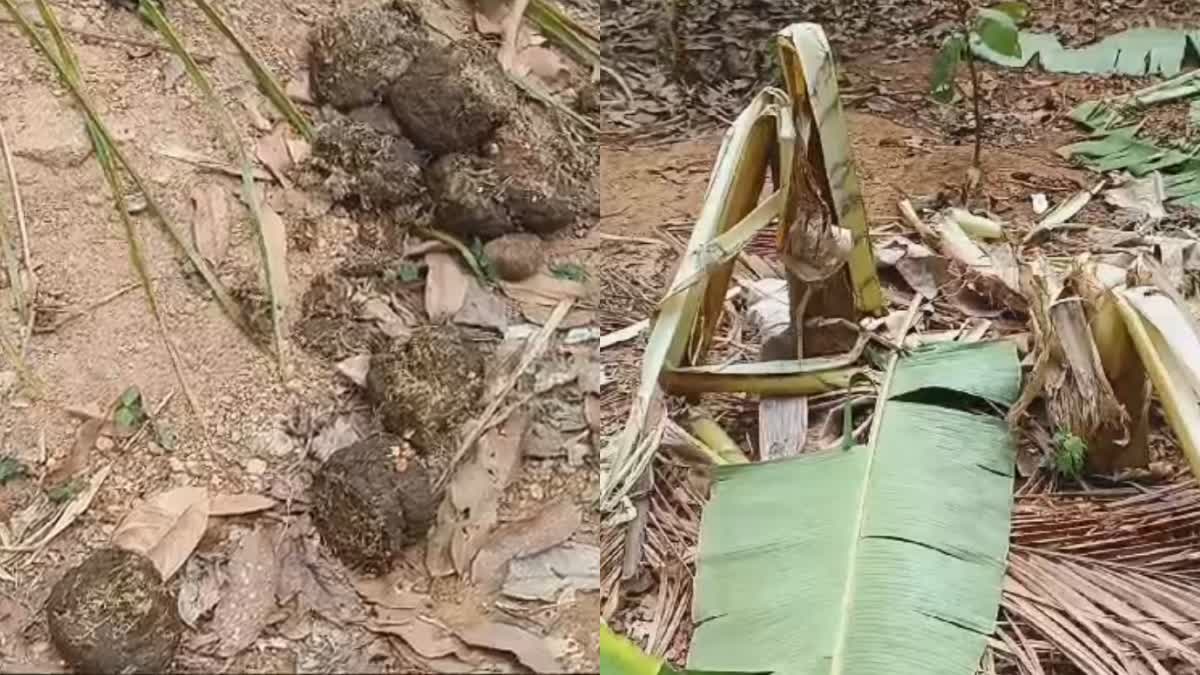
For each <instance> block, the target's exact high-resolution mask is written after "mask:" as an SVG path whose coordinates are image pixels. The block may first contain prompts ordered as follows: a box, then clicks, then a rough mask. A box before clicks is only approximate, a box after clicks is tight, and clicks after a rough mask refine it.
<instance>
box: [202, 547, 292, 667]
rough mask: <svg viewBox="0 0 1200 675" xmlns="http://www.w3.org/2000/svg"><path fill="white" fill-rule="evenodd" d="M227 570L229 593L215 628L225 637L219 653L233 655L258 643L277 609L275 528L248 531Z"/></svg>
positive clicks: (277, 568) (224, 598)
mask: <svg viewBox="0 0 1200 675" xmlns="http://www.w3.org/2000/svg"><path fill="white" fill-rule="evenodd" d="M226 574H227V576H228V582H227V584H226V586H225V595H224V597H222V598H221V602H220V603H218V604H217V609H216V612H215V613H214V614H213V621H212V630H213V633H214V634H215V635H216V636H217V637H218V638H219V639H220V641H221V646H220V649H219V654H220V655H221V656H225V657H229V656H233V655H234V654H237V653H239V652H241V651H242V650H243V649H246V648H247V647H249V646H250V645H252V644H254V641H255V640H257V639H258V635H259V633H261V632H262V630H263V628H266V626H267V621H268V619H269V618H270V616H271V614H272V612H274V611H275V584H276V581H277V580H278V577H279V566H278V563H277V561H276V559H275V545H274V537H273V536H272V529H271V528H258V529H255V530H254V531H252V532H248V533H246V535H245V536H244V537H242V540H241V542H239V544H238V548H237V551H235V552H234V554H233V557H232V558H230V560H229V566H228V568H227V570H226Z"/></svg>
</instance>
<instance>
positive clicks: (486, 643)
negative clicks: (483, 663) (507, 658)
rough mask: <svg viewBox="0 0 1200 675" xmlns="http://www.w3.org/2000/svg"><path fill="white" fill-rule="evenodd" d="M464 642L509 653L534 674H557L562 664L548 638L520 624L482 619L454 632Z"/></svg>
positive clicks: (457, 628)
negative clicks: (535, 633) (519, 625)
mask: <svg viewBox="0 0 1200 675" xmlns="http://www.w3.org/2000/svg"><path fill="white" fill-rule="evenodd" d="M454 632H455V633H456V634H457V635H458V637H459V638H461V639H462V641H463V642H466V643H467V644H469V645H474V646H476V647H486V648H488V649H496V650H499V651H504V652H510V653H511V654H513V655H515V656H516V657H517V660H518V661H520V662H521V663H522V664H523V665H524V666H525V667H526V668H529V669H530V670H532V671H533V672H535V673H556V672H559V671H561V670H562V665H561V664H560V663H559V662H558V659H557V658H555V656H554V652H552V651H551V650H550V647H549V645H548V644H547V643H546V639H545V638H543V637H541V636H538V635H534V634H533V633H530V632H529V631H527V630H525V629H523V628H518V627H517V626H514V625H511V624H507V623H499V622H495V621H482V622H480V623H475V624H471V625H469V626H461V627H456V628H455V631H454Z"/></svg>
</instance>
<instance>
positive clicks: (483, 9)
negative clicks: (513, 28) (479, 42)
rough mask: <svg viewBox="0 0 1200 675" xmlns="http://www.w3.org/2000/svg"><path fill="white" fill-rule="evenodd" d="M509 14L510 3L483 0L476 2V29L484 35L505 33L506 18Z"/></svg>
mask: <svg viewBox="0 0 1200 675" xmlns="http://www.w3.org/2000/svg"><path fill="white" fill-rule="evenodd" d="M506 16H508V3H506V2H499V1H497V0H483V1H479V2H476V3H475V29H476V30H478V31H479V32H480V33H481V34H483V35H501V34H503V33H504V18H505V17H506Z"/></svg>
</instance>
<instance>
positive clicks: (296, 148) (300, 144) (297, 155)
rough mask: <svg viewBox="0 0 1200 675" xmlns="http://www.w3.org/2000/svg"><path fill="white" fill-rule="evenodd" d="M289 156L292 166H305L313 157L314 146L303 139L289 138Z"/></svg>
mask: <svg viewBox="0 0 1200 675" xmlns="http://www.w3.org/2000/svg"><path fill="white" fill-rule="evenodd" d="M286 143H287V151H288V156H289V157H291V158H292V164H297V165H299V164H303V163H305V162H306V161H308V158H309V157H311V156H312V144H311V143H309V142H308V141H306V140H304V139H303V138H289V139H287V141H286Z"/></svg>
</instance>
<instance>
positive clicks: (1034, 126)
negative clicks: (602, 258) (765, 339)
mask: <svg viewBox="0 0 1200 675" xmlns="http://www.w3.org/2000/svg"><path fill="white" fill-rule="evenodd" d="M952 5H953V3H947V2H928V3H904V2H886V1H880V2H872V1H862V2H841V3H814V2H807V1H806V0H795V1H794V2H788V3H772V4H771V5H770V7H764V6H761V5H759V4H756V3H753V2H739V1H738V0H726V1H723V2H717V3H699V4H697V5H694V6H693V5H686V7H688V9H686V10H680V13H681V16H677V17H675V19H674V21H675V24H674V25H675V27H676V30H675V31H673V30H671V26H672V17H671V16H669V15H664V13H663V12H656V11H655V10H653V9H650V8H648V7H645V6H641V5H623V6H621V7H619V8H614V14H612V15H610V16H609V17H606V18H607V20H608V21H609V22H610V23H609V25H610V27H611V29H612V33H613V34H615V35H618V36H619V37H617V38H615V42H616V43H617V44H616V46H615V47H614V48H613V49H612V50H611V53H612V54H613V55H614V59H615V61H614V63H615V65H616V66H617V67H621V66H624V67H625V71H624V72H626V73H632V75H630V76H629V78H628V79H627V82H628V85H629V87H630V89H631V90H632V91H631V93H632V97H629V96H628V95H627V94H622V93H621V92H619V91H618V90H617V88H616V87H613V88H612V89H611V90H609V91H608V92H607V93H608V94H609V96H610V99H609V103H610V108H609V110H608V118H609V120H610V122H611V124H610V127H609V129H608V132H609V135H608V136H606V138H605V142H604V143H603V145H602V150H601V162H602V165H603V167H604V170H603V188H602V194H603V206H602V214H601V215H602V218H601V223H600V236H601V237H603V238H604V241H605V248H606V250H607V251H609V252H610V253H609V254H610V255H611V256H614V257H615V256H620V258H621V260H622V262H623V264H622V267H621V268H620V269H612V270H610V271H609V273H607V274H605V275H604V276H602V283H603V288H604V291H603V292H604V296H603V298H602V300H601V310H602V315H601V323H602V325H603V326H604V328H605V330H607V331H614V330H619V329H621V328H625V327H627V326H629V325H630V324H632V323H634V322H635V321H638V320H640V319H642V318H645V317H647V316H649V315H651V313H652V312H653V309H654V307H655V305H656V303H657V302H658V300H659V299H660V298H661V297H662V295H663V292H664V291H665V290H666V287H667V285H668V284H669V283H670V280H671V279H672V278H673V275H674V274H675V269H676V267H677V265H678V261H679V259H680V254H681V253H682V252H683V250H684V248H683V247H684V245H685V243H686V241H687V237H688V235H689V233H690V231H691V225H692V223H693V222H694V220H695V218H696V217H697V216H698V214H699V209H700V207H701V204H702V200H703V197H704V190H705V185H706V182H707V180H708V174H709V171H710V169H711V167H712V163H713V162H714V161H715V159H716V153H717V150H718V149H719V147H720V144H721V141H722V135H723V133H724V131H725V127H726V125H727V123H728V121H729V120H731V119H732V117H733V116H734V115H736V114H737V113H738V112H739V111H740V110H741V108H742V106H743V105H744V104H745V103H746V102H747V101H748V100H749V98H750V96H752V95H753V94H754V93H755V92H756V91H757V90H758V89H759V88H761V87H762V86H764V85H765V84H769V83H770V82H771V75H770V73H769V72H767V71H766V70H765V69H764V67H763V63H764V58H765V57H763V56H762V55H760V54H758V53H756V52H755V49H756V48H755V47H754V45H758V44H762V43H763V41H764V39H765V38H766V37H767V36H769V35H770V34H772V33H773V32H774V31H776V30H778V29H780V28H782V27H784V25H786V24H787V23H788V22H789V21H799V20H805V21H816V22H818V23H821V24H822V26H823V28H824V29H825V31H826V33H827V34H828V35H829V37H830V40H831V43H832V44H833V46H834V51H835V54H836V58H837V60H838V65H839V68H840V73H839V84H840V87H841V93H842V100H843V105H844V106H845V108H846V114H847V121H848V125H849V134H850V141H851V145H852V157H853V159H854V160H855V162H856V163H857V165H856V169H857V172H858V175H859V177H860V179H861V184H862V189H863V192H864V195H865V199H866V204H867V210H868V217H869V224H870V227H871V231H872V236H873V237H875V238H876V239H877V240H879V239H882V238H884V237H891V236H894V235H895V234H896V233H897V232H898V231H900V229H902V227H903V225H902V222H901V218H900V214H899V212H898V211H897V202H898V201H899V200H900V199H902V198H911V199H914V200H924V199H930V200H933V201H934V202H936V203H941V204H944V203H954V202H957V201H958V199H959V197H958V195H959V194H960V191H961V188H962V185H963V181H964V175H965V172H966V171H967V169H968V167H969V166H970V162H971V154H972V140H973V136H972V133H973V132H972V129H973V124H972V120H971V116H970V106H969V102H968V101H966V100H963V101H959V102H958V103H956V104H954V105H939V104H936V103H935V102H934V101H933V100H932V99H931V98H930V97H929V96H928V91H929V76H930V72H931V68H932V64H933V59H934V56H935V53H936V49H937V47H938V46H939V45H940V43H941V40H942V38H943V37H944V36H945V35H946V33H947V31H948V30H949V28H950V26H951V25H952V23H950V22H951V21H952V20H953V17H954V13H953V11H952ZM677 6H684V5H677ZM1032 6H1033V7H1034V15H1033V18H1034V24H1033V27H1034V28H1035V29H1039V30H1054V31H1057V32H1059V34H1060V35H1063V37H1064V41H1065V42H1067V43H1071V44H1082V43H1086V42H1088V41H1089V40H1092V39H1094V38H1096V37H1097V36H1100V35H1106V34H1109V33H1112V32H1116V31H1118V30H1121V29H1123V28H1128V27H1135V26H1145V25H1158V26H1182V25H1190V26H1194V25H1196V24H1197V23H1198V22H1200V12H1197V10H1196V9H1194V7H1193V6H1191V5H1186V4H1184V3H1171V2H1110V3H1085V2H1070V1H1066V2H1050V3H1032ZM672 46H673V47H675V48H676V49H677V51H676V53H675V54H672V53H671V50H670V48H671V47H672ZM689 50H690V51H689ZM681 54H682V55H683V56H680V55H681ZM689 56H690V57H692V58H693V59H694V61H692V62H690V63H689V62H688V57H689ZM705 59H709V60H705ZM980 67H981V90H982V91H983V93H984V94H985V101H986V103H985V108H984V112H985V115H986V127H985V133H984V137H983V138H984V149H983V155H982V165H983V166H982V168H983V174H984V180H983V183H982V196H981V198H979V199H977V200H976V204H975V206H976V207H977V208H987V209H988V210H990V211H991V212H993V213H995V214H997V215H999V216H1000V217H1001V218H1002V219H1004V220H1005V221H1006V222H1014V223H1017V224H1021V225H1022V226H1024V225H1027V224H1029V223H1033V222H1035V221H1036V219H1037V216H1036V215H1035V213H1034V211H1033V207H1032V204H1031V200H1030V197H1031V195H1033V194H1035V193H1044V194H1045V195H1046V196H1047V197H1048V198H1049V200H1050V203H1052V204H1056V203H1059V202H1061V201H1062V200H1064V199H1066V198H1067V197H1069V196H1070V195H1072V194H1073V193H1075V192H1076V191H1078V190H1080V189H1083V188H1090V187H1091V186H1092V185H1094V184H1095V183H1096V181H1097V179H1098V176H1097V175H1096V174H1094V173H1090V172H1087V171H1084V170H1082V169H1080V168H1078V167H1076V166H1073V165H1071V164H1070V163H1069V162H1067V161H1066V160H1064V159H1063V158H1062V157H1060V156H1059V155H1058V154H1056V153H1055V150H1056V149H1057V148H1059V147H1060V146H1062V145H1064V144H1066V143H1068V142H1071V141H1074V140H1078V139H1080V138H1082V137H1083V132H1082V131H1081V130H1080V129H1079V128H1078V127H1077V126H1076V125H1074V123H1072V122H1071V121H1070V120H1069V119H1067V117H1066V115H1067V113H1068V112H1069V111H1070V110H1071V108H1072V107H1073V106H1075V105H1076V104H1078V103H1080V102H1082V101H1085V100H1092V99H1096V98H1100V97H1102V96H1106V95H1112V94H1119V93H1124V92H1128V91H1132V90H1135V89H1137V88H1139V87H1142V86H1145V84H1146V81H1145V80H1144V79H1140V78H1106V77H1089V76H1064V75H1059V74H1054V73H1047V72H1041V71H1040V70H1039V69H1036V68H1034V69H1029V70H1026V71H1018V70H1005V69H1001V68H997V67H994V66H991V65H989V64H983V65H981V66H980ZM1099 202H1100V200H1096V201H1094V202H1093V203H1092V204H1090V205H1089V206H1088V207H1087V208H1086V209H1085V210H1084V211H1083V212H1082V213H1081V214H1080V215H1079V216H1078V217H1077V218H1078V220H1079V221H1080V222H1082V223H1084V224H1090V225H1096V226H1106V227H1107V226H1111V223H1112V218H1113V210H1112V209H1110V208H1109V207H1106V206H1105V205H1103V204H1102V203H1099ZM1181 217H1184V218H1189V217H1190V218H1193V220H1192V221H1191V222H1193V223H1194V222H1195V221H1194V215H1192V216H1188V215H1186V214H1185V215H1184V216H1181ZM753 246H754V245H753V244H752V245H751V247H752V248H753ZM768 250H769V249H768ZM630 270H632V273H630ZM893 306H895V305H894V302H893ZM728 316H729V314H728V313H727V314H726V317H725V318H724V319H723V321H724V322H725V323H724V325H722V326H721V327H719V328H718V330H717V335H718V336H719V337H718V338H717V340H716V342H717V345H716V347H715V350H714V351H715V353H714V354H712V355H710V356H709V358H708V359H707V361H708V362H709V363H720V362H725V361H726V360H727V359H740V360H755V359H757V357H758V345H757V344H756V339H755V338H754V336H753V335H752V334H749V335H748V334H747V333H745V326H743V325H741V323H740V321H739V322H737V323H734V322H731V320H730V319H729V318H728ZM739 319H740V317H739ZM646 336H647V333H646V332H643V333H641V334H640V335H639V336H638V337H636V338H635V339H632V340H628V341H624V342H621V343H619V344H617V345H615V346H613V347H606V348H604V349H603V350H602V360H603V361H604V363H605V364H606V366H607V368H608V369H609V377H610V379H611V382H612V385H611V388H610V389H608V390H607V391H606V392H605V393H604V402H605V410H604V412H605V418H604V419H605V432H606V433H607V434H616V433H617V432H619V431H620V430H621V428H622V426H623V424H624V421H625V415H626V414H627V413H628V404H627V402H628V400H629V397H630V395H631V393H632V392H633V391H634V390H635V389H636V387H637V385H638V380H639V377H640V372H639V370H638V368H639V366H640V361H641V355H642V350H643V349H644V347H645V344H646ZM692 403H693V405H695V402H692ZM701 405H702V406H703V407H704V408H705V409H706V412H708V413H710V414H712V415H714V416H715V417H716V418H717V419H718V420H721V421H722V423H723V424H724V425H725V426H726V428H727V430H729V431H730V433H731V435H732V436H733V437H734V438H735V439H736V440H738V441H739V442H744V445H743V447H746V448H753V447H754V446H756V444H757V434H756V428H755V426H754V425H745V424H743V422H744V421H745V420H746V419H750V420H753V419H754V417H753V414H752V411H754V410H755V409H756V407H755V406H756V401H755V400H753V399H752V397H741V396H737V395H730V396H718V395H709V396H705V397H704V401H703V403H702V404H701ZM1167 435H1169V434H1167ZM1155 443H1156V444H1158V445H1159V446H1160V448H1159V450H1164V449H1165V450H1166V454H1167V455H1168V456H1169V457H1171V465H1170V467H1167V468H1165V469H1164V471H1163V474H1164V475H1175V476H1177V477H1178V476H1185V477H1186V475H1187V474H1186V469H1185V464H1184V463H1183V461H1182V458H1181V456H1180V455H1179V453H1178V446H1177V444H1176V443H1175V441H1174V440H1173V439H1170V438H1165V437H1163V436H1159V437H1158V438H1157V439H1156V440H1155ZM1172 448H1174V449H1173V450H1172ZM1156 452H1158V451H1156ZM1160 456H1161V455H1160ZM703 474H704V472H703V471H700V470H693V469H685V468H681V467H680V466H679V465H678V464H677V462H675V461H674V460H671V459H662V460H661V461H658V462H656V464H655V475H656V487H655V489H654V490H653V491H652V492H651V496H649V497H647V498H646V499H647V500H648V502H649V504H650V506H649V509H650V516H649V518H650V522H651V524H650V526H649V528H648V533H647V534H646V536H647V537H649V539H648V540H647V541H646V542H644V546H641V547H640V550H641V551H642V553H641V555H643V556H644V558H643V566H642V567H641V568H640V570H639V574H638V576H636V577H635V578H634V579H622V581H621V582H620V586H619V587H620V588H621V589H622V591H621V597H619V598H616V597H606V598H605V605H604V607H605V614H604V616H605V618H606V620H608V621H609V622H610V623H611V624H612V625H614V626H615V627H616V628H617V629H618V630H620V631H622V632H624V633H625V634H627V635H630V636H632V637H633V638H634V639H635V640H636V641H638V642H639V643H640V644H642V645H644V646H646V647H647V648H648V649H653V650H654V651H655V653H657V654H660V655H663V656H665V657H666V658H667V659H668V660H670V661H672V662H674V663H684V662H685V661H686V656H687V649H688V642H689V639H690V634H691V626H690V620H691V619H690V609H689V606H690V597H691V596H690V593H691V591H690V587H691V584H690V577H691V575H692V573H693V571H692V568H691V567H690V565H691V563H692V562H693V561H694V556H695V551H696V541H697V537H698V534H697V531H696V529H695V528H696V527H697V525H698V516H697V515H696V513H698V510H699V508H700V507H701V505H702V504H703V501H704V499H705V497H704V496H703V495H704V494H705V491H706V488H705V487H704V486H705V485H707V478H705V477H704V475H703ZM1181 480H1186V478H1183V479H1181ZM1150 482H1151V483H1153V482H1154V481H1153V480H1152V481H1150ZM689 486H691V487H689ZM695 486H701V487H699V488H698V489H696V490H695V491H694V492H693V491H692V487H695ZM1137 489H1140V488H1135V489H1134V490H1133V491H1131V492H1130V494H1137V491H1136V490H1137ZM1068 491H1070V489H1069V488H1068ZM685 494H690V495H691V497H687V496H683V495H685ZM664 495H666V497H663V496H664ZM660 499H662V500H663V501H660ZM1079 508H1081V509H1087V508H1089V507H1087V506H1083V505H1081V506H1079ZM656 518H658V519H660V520H658V521H655V519H656ZM625 541H626V540H625V539H624V536H623V533H622V535H621V536H617V537H615V538H614V541H613V542H611V543H613V544H614V545H613V546H611V547H610V546H606V547H605V549H604V551H605V554H604V555H605V557H604V562H603V566H604V567H603V569H604V572H603V574H604V578H605V579H606V584H607V583H608V580H610V579H615V578H616V577H617V576H618V575H617V572H616V571H615V569H616V568H619V567H620V565H621V561H622V556H623V555H626V554H627V551H626V549H625V547H624V546H625V543H624V542H625ZM609 588H610V587H609V586H607V585H606V586H605V590H606V592H607V591H608V590H609ZM678 608H682V609H678ZM1046 672H1051V671H1050V670H1047V671H1046ZM1053 672H1064V673H1067V672H1076V671H1074V670H1071V669H1070V668H1066V669H1064V670H1061V671H1059V670H1054V671H1053Z"/></svg>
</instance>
